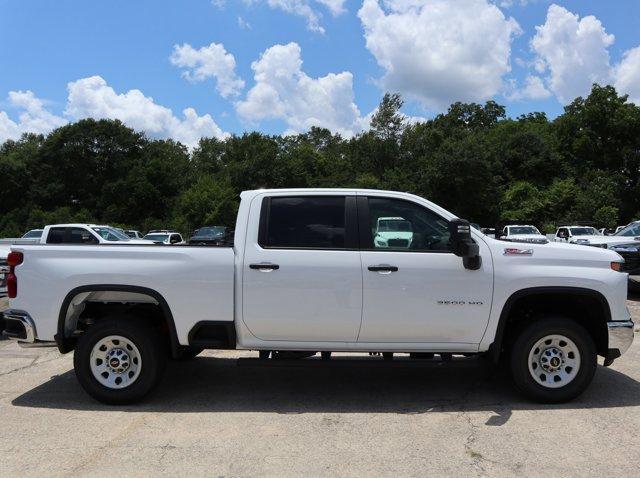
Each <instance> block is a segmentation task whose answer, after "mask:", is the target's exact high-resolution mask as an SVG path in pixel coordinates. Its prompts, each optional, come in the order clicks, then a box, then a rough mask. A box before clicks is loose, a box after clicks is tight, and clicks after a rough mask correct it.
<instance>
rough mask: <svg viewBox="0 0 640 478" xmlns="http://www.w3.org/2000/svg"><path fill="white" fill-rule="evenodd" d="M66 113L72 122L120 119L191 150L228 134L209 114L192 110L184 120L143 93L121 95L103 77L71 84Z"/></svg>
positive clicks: (188, 110) (137, 91) (84, 79)
mask: <svg viewBox="0 0 640 478" xmlns="http://www.w3.org/2000/svg"><path fill="white" fill-rule="evenodd" d="M67 87H68V90H69V97H68V100H67V108H66V110H65V114H66V115H67V116H68V117H69V118H71V119H73V120H79V119H83V118H95V119H102V118H105V119H119V120H120V121H122V122H123V123H124V124H126V125H127V126H129V127H131V128H133V129H136V130H142V131H145V132H146V133H147V134H149V136H151V137H153V138H173V139H175V140H177V141H180V142H182V143H184V144H186V145H187V146H189V147H194V146H196V144H197V142H198V141H199V140H200V138H201V137H211V136H214V137H217V138H223V137H225V136H226V135H227V134H226V133H224V132H223V131H222V130H221V129H220V127H219V126H218V125H217V124H216V123H215V121H214V120H213V118H211V116H210V115H208V114H205V115H203V116H198V114H197V113H196V111H195V110H194V109H193V108H186V109H185V110H183V112H182V114H183V116H184V117H183V118H178V117H176V116H174V114H173V112H172V111H171V110H170V109H169V108H166V107H164V106H161V105H158V104H157V103H155V102H154V101H153V98H150V97H148V96H144V95H143V94H142V92H141V91H140V90H129V91H127V92H126V93H121V94H118V93H116V92H115V91H114V89H113V88H111V87H110V86H109V85H107V82H106V81H105V80H104V79H103V78H101V77H100V76H91V77H89V78H82V79H80V80H77V81H72V82H70V83H69V84H68V85H67Z"/></svg>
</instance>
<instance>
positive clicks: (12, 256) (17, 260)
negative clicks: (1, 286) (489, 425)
mask: <svg viewBox="0 0 640 478" xmlns="http://www.w3.org/2000/svg"><path fill="white" fill-rule="evenodd" d="M23 260H24V255H23V254H22V252H16V251H11V252H10V253H9V255H8V256H7V263H8V264H9V267H15V266H18V265H20V264H22V261H23Z"/></svg>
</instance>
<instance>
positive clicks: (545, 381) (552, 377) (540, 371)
mask: <svg viewBox="0 0 640 478" xmlns="http://www.w3.org/2000/svg"><path fill="white" fill-rule="evenodd" d="M579 370H580V352H579V351H578V347H577V346H576V344H575V343H574V342H573V341H572V340H571V339H569V338H567V337H565V336H564V335H547V336H545V337H543V338H541V339H540V340H538V341H537V342H536V343H535V344H534V346H533V347H532V348H531V350H530V351H529V373H530V374H531V376H532V377H533V378H534V379H535V381H536V382H537V383H538V384H540V385H542V386H543V387H545V388H560V387H564V386H565V385H567V384H568V383H569V382H571V381H572V380H573V379H574V378H576V375H578V371H579Z"/></svg>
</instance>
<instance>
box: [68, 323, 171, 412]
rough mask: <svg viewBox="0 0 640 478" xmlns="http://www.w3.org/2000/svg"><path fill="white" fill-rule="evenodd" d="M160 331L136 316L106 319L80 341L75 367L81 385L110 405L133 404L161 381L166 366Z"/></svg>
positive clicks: (82, 336)
mask: <svg viewBox="0 0 640 478" xmlns="http://www.w3.org/2000/svg"><path fill="white" fill-rule="evenodd" d="M166 360H167V354H166V352H165V351H164V350H163V341H162V339H161V336H160V334H159V333H158V332H157V331H156V330H155V329H154V328H153V327H152V326H151V325H149V324H147V323H146V322H144V321H141V320H140V319H138V318H136V317H130V316H126V317H119V318H106V319H103V320H100V321H98V322H96V324H95V325H93V326H91V327H90V328H89V329H88V330H87V331H86V332H85V333H84V334H83V335H81V336H80V338H79V340H78V345H77V347H76V350H75V352H74V357H73V366H74V369H75V373H76V377H77V378H78V381H79V382H80V385H82V388H84V390H85V391H86V392H87V393H88V394H89V395H91V396H92V397H93V398H95V399H96V400H98V401H100V402H103V403H108V404H115V405H120V404H126V403H133V402H136V401H138V400H140V399H142V398H143V397H144V396H145V395H147V394H148V393H149V392H150V391H151V390H152V389H153V388H154V387H155V386H156V385H157V383H158V381H159V380H160V378H161V376H162V372H163V371H164V367H165V365H166Z"/></svg>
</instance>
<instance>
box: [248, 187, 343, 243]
mask: <svg viewBox="0 0 640 478" xmlns="http://www.w3.org/2000/svg"><path fill="white" fill-rule="evenodd" d="M345 201H346V198H345V197H344V196H337V197H334V196H322V197H308V196H307V197H273V198H267V199H265V201H264V202H263V205H262V208H263V209H262V217H261V221H260V222H261V224H260V228H261V230H260V238H259V242H260V245H261V246H263V247H276V248H305V249H344V248H345V247H346V235H347V232H346V226H345V225H346V223H347V220H346V217H345V216H346V206H345Z"/></svg>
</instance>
